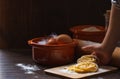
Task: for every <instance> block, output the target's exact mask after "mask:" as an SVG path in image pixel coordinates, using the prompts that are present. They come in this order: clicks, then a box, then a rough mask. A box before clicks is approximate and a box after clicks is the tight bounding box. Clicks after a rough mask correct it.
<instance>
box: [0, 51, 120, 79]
mask: <svg viewBox="0 0 120 79" xmlns="http://www.w3.org/2000/svg"><path fill="white" fill-rule="evenodd" d="M22 64H23V65H24V66H37V67H38V68H39V70H36V71H33V72H34V73H26V70H25V69H23V68H22V67H24V66H22V67H21V65H22ZM47 68H49V67H45V66H41V65H38V64H36V63H34V61H33V60H32V54H31V50H23V49H17V50H2V49H1V50H0V79H67V78H63V77H60V76H56V75H52V74H47V73H45V72H44V69H47ZM119 74H120V70H119V69H118V70H116V71H114V72H109V73H106V74H100V75H96V76H90V77H87V79H119V78H120V75H119ZM85 79H86V78H85Z"/></svg>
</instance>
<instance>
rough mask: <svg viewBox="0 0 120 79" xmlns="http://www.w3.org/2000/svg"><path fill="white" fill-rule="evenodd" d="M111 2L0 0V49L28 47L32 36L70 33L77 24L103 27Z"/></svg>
mask: <svg viewBox="0 0 120 79" xmlns="http://www.w3.org/2000/svg"><path fill="white" fill-rule="evenodd" d="M110 6H111V3H110V0H0V48H29V46H28V44H27V41H28V40H29V39H32V38H34V37H40V36H44V35H49V34H51V33H52V32H55V33H57V34H61V33H67V34H70V35H71V33H70V31H69V28H71V27H73V26H76V25H84V24H94V25H103V26H104V25H105V22H104V16H103V14H104V13H105V11H106V10H107V9H110Z"/></svg>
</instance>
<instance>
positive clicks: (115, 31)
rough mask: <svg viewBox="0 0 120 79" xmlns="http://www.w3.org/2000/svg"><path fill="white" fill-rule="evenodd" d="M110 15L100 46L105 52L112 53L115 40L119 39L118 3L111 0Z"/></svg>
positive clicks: (119, 18) (119, 14) (119, 11)
mask: <svg viewBox="0 0 120 79" xmlns="http://www.w3.org/2000/svg"><path fill="white" fill-rule="evenodd" d="M119 1H120V0H119ZM112 2H113V4H112V7H111V15H110V23H109V26H108V27H109V28H108V31H107V33H106V36H105V38H104V40H103V42H102V47H103V48H104V49H105V51H106V52H109V53H112V52H113V51H114V49H115V47H116V45H117V42H118V41H120V35H119V31H120V7H119V6H120V5H119V3H118V2H117V3H115V1H112Z"/></svg>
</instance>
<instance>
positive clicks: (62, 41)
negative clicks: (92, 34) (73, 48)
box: [56, 34, 72, 44]
mask: <svg viewBox="0 0 120 79" xmlns="http://www.w3.org/2000/svg"><path fill="white" fill-rule="evenodd" d="M56 41H57V43H60V44H66V43H71V42H72V38H71V37H70V36H69V35H67V34H60V35H58V36H57V37H56Z"/></svg>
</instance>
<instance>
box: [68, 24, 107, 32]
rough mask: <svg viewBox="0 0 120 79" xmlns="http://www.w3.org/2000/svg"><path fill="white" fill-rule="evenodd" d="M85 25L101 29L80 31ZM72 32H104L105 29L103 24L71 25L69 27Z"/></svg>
mask: <svg viewBox="0 0 120 79" xmlns="http://www.w3.org/2000/svg"><path fill="white" fill-rule="evenodd" d="M87 27H96V28H98V29H100V30H101V31H92V32H91V31H82V29H84V28H87ZM69 30H70V31H71V32H73V33H105V32H106V30H105V28H104V27H103V26H100V25H77V26H73V27H71V28H70V29H69Z"/></svg>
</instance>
